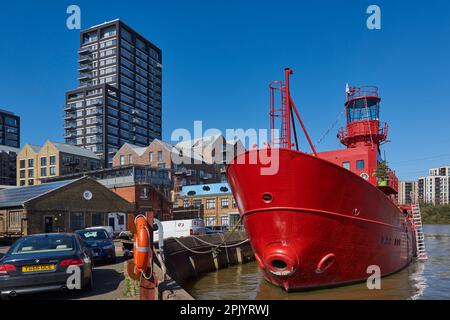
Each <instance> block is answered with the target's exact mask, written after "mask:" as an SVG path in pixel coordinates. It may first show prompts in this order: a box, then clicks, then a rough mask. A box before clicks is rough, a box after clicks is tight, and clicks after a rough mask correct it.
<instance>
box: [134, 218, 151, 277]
mask: <svg viewBox="0 0 450 320" xmlns="http://www.w3.org/2000/svg"><path fill="white" fill-rule="evenodd" d="M134 223H135V224H136V234H135V235H134V248H133V258H134V264H135V266H136V272H142V271H144V272H145V271H146V270H147V267H148V265H149V262H150V251H151V247H150V231H149V229H148V223H147V219H146V218H145V217H144V216H142V215H140V216H137V217H136V218H135V219H134Z"/></svg>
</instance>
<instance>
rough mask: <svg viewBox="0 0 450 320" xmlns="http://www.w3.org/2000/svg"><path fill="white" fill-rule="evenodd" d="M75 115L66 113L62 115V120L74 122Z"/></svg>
mask: <svg viewBox="0 0 450 320" xmlns="http://www.w3.org/2000/svg"><path fill="white" fill-rule="evenodd" d="M76 118H77V115H76V114H75V113H66V114H65V115H64V120H75V119H76Z"/></svg>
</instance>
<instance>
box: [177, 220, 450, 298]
mask: <svg viewBox="0 0 450 320" xmlns="http://www.w3.org/2000/svg"><path fill="white" fill-rule="evenodd" d="M424 231H425V245H426V248H427V250H428V256H429V259H428V260H427V261H426V262H414V263H412V264H410V265H409V266H408V267H407V268H405V269H404V270H402V271H400V272H397V273H395V274H393V275H390V276H388V277H384V278H382V280H381V290H369V289H368V288H367V286H366V284H365V283H359V284H354V285H348V286H342V287H337V288H331V289H322V290H313V291H306V292H295V293H286V292H285V291H283V290H281V289H279V288H278V287H275V286H273V285H271V284H269V283H268V282H266V281H265V280H264V279H263V278H262V276H261V274H260V272H259V270H258V266H257V264H256V263H254V262H253V263H248V264H245V265H241V266H234V267H231V268H228V269H224V270H220V271H218V272H213V273H210V274H207V275H204V276H203V277H202V278H201V279H199V280H198V281H197V282H196V283H193V284H191V285H189V286H187V287H186V289H187V290H188V291H189V292H190V293H191V294H192V295H193V296H194V297H195V298H197V299H217V300H219V299H243V300H255V299H257V300H259V299H268V300H270V299H272V300H273V299H276V300H284V299H302V300H308V299H401V300H404V299H450V225H426V226H424Z"/></svg>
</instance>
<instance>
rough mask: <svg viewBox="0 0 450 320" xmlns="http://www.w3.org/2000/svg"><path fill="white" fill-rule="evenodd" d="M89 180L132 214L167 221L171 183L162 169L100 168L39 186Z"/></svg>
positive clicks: (169, 217)
mask: <svg viewBox="0 0 450 320" xmlns="http://www.w3.org/2000/svg"><path fill="white" fill-rule="evenodd" d="M83 176H89V177H91V178H93V179H95V180H97V181H98V182H99V183H101V184H102V185H104V186H106V187H107V188H108V189H110V190H111V191H113V192H114V193H116V194H118V195H120V196H121V197H123V198H124V199H126V200H127V201H129V202H130V203H131V204H132V205H133V212H137V213H145V212H146V211H153V212H154V215H155V218H158V219H160V220H171V219H172V213H171V211H172V210H171V207H172V203H171V201H170V198H171V189H172V183H171V181H170V179H169V172H168V170H166V169H159V168H152V167H149V166H139V165H128V166H123V167H119V168H104V169H100V170H94V171H88V172H83V173H78V174H71V175H66V176H62V177H54V178H49V179H45V180H43V182H44V183H45V182H53V181H63V180H68V179H78V178H80V177H83Z"/></svg>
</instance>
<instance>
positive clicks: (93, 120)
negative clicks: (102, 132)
mask: <svg viewBox="0 0 450 320" xmlns="http://www.w3.org/2000/svg"><path fill="white" fill-rule="evenodd" d="M101 123H103V119H102V118H100V117H97V118H95V119H92V120H90V121H89V122H86V125H91V124H101Z"/></svg>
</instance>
